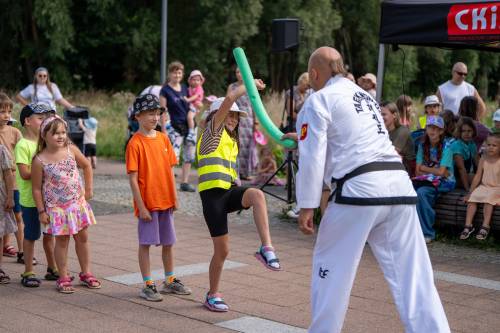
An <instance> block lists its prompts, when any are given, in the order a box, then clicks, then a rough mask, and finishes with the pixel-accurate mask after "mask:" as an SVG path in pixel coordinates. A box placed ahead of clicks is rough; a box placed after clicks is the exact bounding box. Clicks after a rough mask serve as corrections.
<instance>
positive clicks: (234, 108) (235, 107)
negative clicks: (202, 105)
mask: <svg viewBox="0 0 500 333" xmlns="http://www.w3.org/2000/svg"><path fill="white" fill-rule="evenodd" d="M225 99H226V98H225V97H219V98H217V99H216V100H215V101H213V102H212V104H210V113H212V112H214V111H217V110H219V109H220V106H221V105H222V102H224V100H225ZM229 111H234V112H239V113H240V117H247V116H248V114H247V113H246V111H243V110H240V108H239V107H238V105H236V103H233V105H231V108H230V109H229Z"/></svg>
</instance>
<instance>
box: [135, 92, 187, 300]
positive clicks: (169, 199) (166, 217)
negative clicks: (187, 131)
mask: <svg viewBox="0 0 500 333" xmlns="http://www.w3.org/2000/svg"><path fill="white" fill-rule="evenodd" d="M133 112H134V116H135V118H136V119H137V121H138V122H139V130H138V131H137V132H136V133H135V134H134V136H133V137H132V138H131V139H130V141H129V143H128V144H127V151H126V165H127V173H128V175H129V180H130V188H131V189H132V194H133V197H134V210H135V215H136V216H137V217H138V219H139V221H138V234H139V266H140V269H141V274H142V278H143V280H144V288H143V289H142V290H141V292H140V296H141V297H142V298H144V299H146V300H148V301H154V302H159V301H161V300H162V299H163V298H162V296H161V295H160V294H159V293H158V291H157V289H156V286H155V283H154V281H153V279H152V278H151V267H150V260H149V248H150V246H151V245H161V246H162V261H163V266H164V269H165V282H164V283H163V288H162V289H161V290H160V292H161V293H163V294H169V293H174V294H179V295H189V294H191V290H190V289H189V288H187V287H185V286H184V285H183V284H182V283H181V281H180V280H179V279H176V278H175V275H174V258H173V250H172V247H173V245H174V243H175V240H176V237H175V228H174V218H173V211H174V209H176V207H177V192H176V189H175V180H174V173H173V169H172V167H173V165H175V164H177V159H176V157H175V153H174V149H173V147H172V145H171V144H170V140H169V139H168V137H167V136H166V135H165V134H163V133H161V132H158V131H156V130H155V128H156V125H157V124H158V121H159V119H160V115H161V114H162V113H163V112H164V109H163V108H161V107H160V101H159V100H158V97H156V96H155V95H152V94H145V95H142V96H139V97H137V98H136V100H135V102H134V110H133Z"/></svg>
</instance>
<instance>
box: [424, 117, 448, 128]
mask: <svg viewBox="0 0 500 333" xmlns="http://www.w3.org/2000/svg"><path fill="white" fill-rule="evenodd" d="M425 126H436V127H439V128H444V120H443V118H441V117H440V116H427V121H426V122H425Z"/></svg>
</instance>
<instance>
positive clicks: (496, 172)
mask: <svg viewBox="0 0 500 333" xmlns="http://www.w3.org/2000/svg"><path fill="white" fill-rule="evenodd" d="M485 155H486V156H483V157H481V159H480V160H479V167H478V170H477V172H476V175H475V176H474V179H473V180H472V184H471V186H470V191H469V193H470V195H467V196H466V197H465V201H467V215H466V217H465V226H464V230H463V231H462V233H461V234H460V239H462V240H463V239H467V238H469V236H470V235H471V234H472V233H473V232H474V226H473V225H472V219H473V218H474V215H475V214H476V211H477V204H478V203H482V204H483V205H484V206H483V216H484V220H483V224H482V225H481V227H480V228H479V231H478V233H477V235H476V239H478V240H485V239H486V237H488V234H489V232H490V222H491V215H492V214H493V210H494V209H495V206H497V207H498V206H500V134H499V133H496V134H490V135H489V136H488V138H487V139H486V154H485Z"/></svg>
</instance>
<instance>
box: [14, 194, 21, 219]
mask: <svg viewBox="0 0 500 333" xmlns="http://www.w3.org/2000/svg"><path fill="white" fill-rule="evenodd" d="M20 212H21V204H20V203H19V190H14V213H20Z"/></svg>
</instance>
